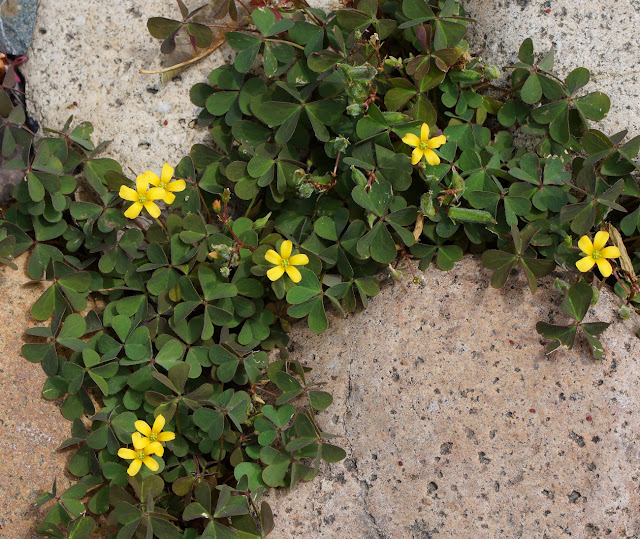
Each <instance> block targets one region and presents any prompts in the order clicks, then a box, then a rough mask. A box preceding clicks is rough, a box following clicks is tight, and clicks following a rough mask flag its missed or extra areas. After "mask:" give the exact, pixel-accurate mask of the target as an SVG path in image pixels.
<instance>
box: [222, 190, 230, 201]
mask: <svg viewBox="0 0 640 539" xmlns="http://www.w3.org/2000/svg"><path fill="white" fill-rule="evenodd" d="M220 198H221V199H222V202H229V201H230V200H231V191H229V189H228V188H226V189H225V190H224V191H223V192H222V195H221V196H220Z"/></svg>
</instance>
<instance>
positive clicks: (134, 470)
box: [127, 459, 142, 476]
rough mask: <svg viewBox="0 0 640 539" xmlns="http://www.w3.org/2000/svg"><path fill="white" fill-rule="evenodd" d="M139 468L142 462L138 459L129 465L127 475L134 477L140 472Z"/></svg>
mask: <svg viewBox="0 0 640 539" xmlns="http://www.w3.org/2000/svg"><path fill="white" fill-rule="evenodd" d="M141 466H142V461H141V460H140V459H135V460H134V461H133V462H132V463H131V464H129V469H128V470H127V473H128V474H129V475H131V476H134V475H136V474H137V473H138V472H139V471H140V467H141Z"/></svg>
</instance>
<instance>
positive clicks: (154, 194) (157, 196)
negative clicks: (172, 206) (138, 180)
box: [145, 187, 166, 201]
mask: <svg viewBox="0 0 640 539" xmlns="http://www.w3.org/2000/svg"><path fill="white" fill-rule="evenodd" d="M165 194H166V191H165V190H164V189H163V188H162V187H152V188H151V189H149V190H148V191H147V192H146V193H145V196H146V197H147V200H148V201H151V200H162V199H163V198H164V195H165Z"/></svg>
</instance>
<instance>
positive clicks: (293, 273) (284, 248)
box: [264, 240, 309, 283]
mask: <svg viewBox="0 0 640 539" xmlns="http://www.w3.org/2000/svg"><path fill="white" fill-rule="evenodd" d="M292 249H293V244H292V243H291V242H290V241H289V240H285V241H283V242H282V245H280V254H278V253H276V252H275V251H274V250H273V249H269V250H268V251H267V253H266V254H265V255H264V258H265V259H266V261H267V262H269V263H271V264H274V265H275V268H271V269H270V270H269V271H267V277H269V279H271V280H272V281H277V280H278V279H280V277H282V276H283V275H284V273H285V271H286V272H287V275H288V276H289V277H290V278H291V280H292V281H293V282H294V283H299V282H300V279H302V275H301V274H300V272H299V271H298V268H296V267H294V266H304V265H305V264H308V263H309V257H308V256H307V255H303V254H297V255H293V256H291V250H292Z"/></svg>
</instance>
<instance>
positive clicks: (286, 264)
mask: <svg viewBox="0 0 640 539" xmlns="http://www.w3.org/2000/svg"><path fill="white" fill-rule="evenodd" d="M280 266H281V267H283V268H284V269H287V268H288V267H289V259H288V258H283V259H282V261H281V262H280Z"/></svg>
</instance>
